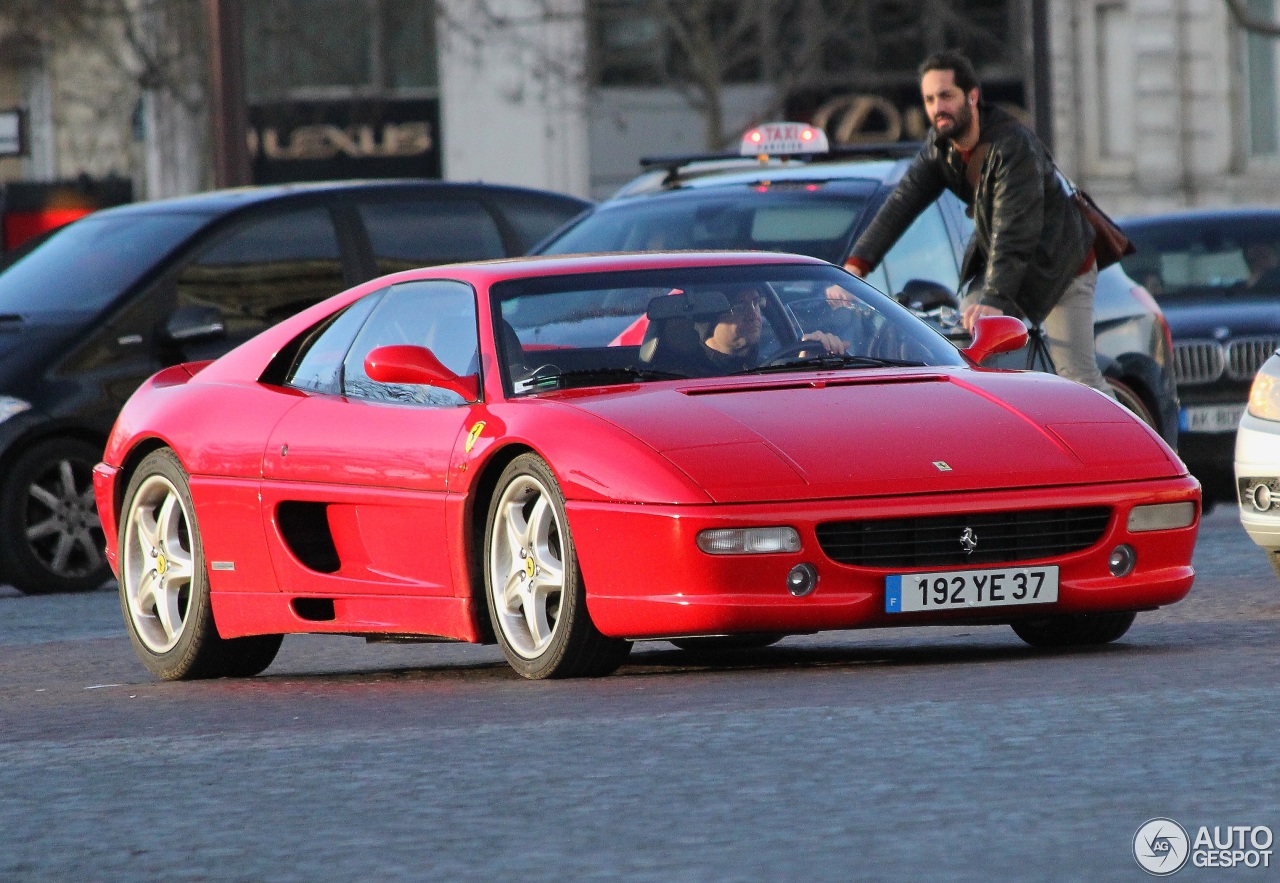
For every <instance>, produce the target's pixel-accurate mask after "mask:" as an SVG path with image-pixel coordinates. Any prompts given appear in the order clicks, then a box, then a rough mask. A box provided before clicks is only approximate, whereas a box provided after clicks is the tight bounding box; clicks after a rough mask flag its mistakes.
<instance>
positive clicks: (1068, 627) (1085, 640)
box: [1011, 611, 1135, 647]
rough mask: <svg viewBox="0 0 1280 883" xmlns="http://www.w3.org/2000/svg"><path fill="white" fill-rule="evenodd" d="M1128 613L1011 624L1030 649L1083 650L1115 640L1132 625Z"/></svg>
mask: <svg viewBox="0 0 1280 883" xmlns="http://www.w3.org/2000/svg"><path fill="white" fill-rule="evenodd" d="M1134 615H1135V614H1133V613H1132V612H1125V611H1120V612H1118V613H1075V614H1067V615H1064V616H1051V617H1049V618H1048V619H1028V620H1023V621H1022V622H1015V623H1011V625H1012V627H1013V631H1014V633H1015V634H1017V636H1018V637H1019V638H1021V639H1022V640H1024V641H1026V642H1027V643H1028V644H1030V645H1031V646H1032V647H1087V646H1090V645H1095V644H1109V643H1111V642H1112V641H1115V640H1118V639H1119V638H1120V637H1122V636H1123V635H1124V633H1125V632H1127V631H1129V626H1131V625H1133V618H1134Z"/></svg>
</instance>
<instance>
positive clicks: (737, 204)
mask: <svg viewBox="0 0 1280 883" xmlns="http://www.w3.org/2000/svg"><path fill="white" fill-rule="evenodd" d="M806 133H807V134H806ZM917 150H918V145H914V144H906V143H897V144H889V145H875V146H869V147H849V148H834V149H832V148H830V147H829V145H828V144H827V139H826V135H825V134H824V133H823V132H822V130H821V129H818V128H815V127H812V126H806V125H803V124H800V123H770V124H765V125H762V126H758V127H756V128H754V129H751V130H749V131H748V132H747V133H746V134H745V135H744V136H743V138H742V143H741V145H740V147H739V151H738V153H737V154H736V155H726V154H706V155H695V156H672V157H655V158H651V159H647V160H643V161H642V162H643V164H644V165H645V166H646V170H645V171H644V172H643V173H642V174H641V175H640V176H639V177H637V178H635V179H634V180H633V181H631V182H630V183H629V184H627V185H625V186H624V187H622V188H621V189H620V190H619V191H618V192H617V193H616V194H614V195H613V196H612V197H611V198H609V199H607V200H604V201H603V202H600V203H599V204H597V205H596V206H595V207H594V208H593V209H591V210H590V211H588V212H586V213H584V214H583V215H581V216H579V217H578V218H577V219H576V220H575V221H574V222H573V223H572V224H570V225H569V226H567V227H565V228H563V229H561V230H560V231H558V232H556V233H555V234H552V236H551V237H549V238H548V239H547V240H544V241H543V242H541V243H539V244H538V245H537V246H536V247H535V248H534V249H533V252H532V253H533V254H573V253H590V252H602V251H621V250H627V251H633V250H649V249H719V248H734V249H737V248H748V249H760V250H770V251H788V252H795V253H798V254H806V255H811V256H813V257H818V258H822V259H823V260H826V261H830V262H832V263H835V264H842V263H843V262H844V261H845V259H846V258H847V257H848V256H849V253H850V252H851V251H852V249H853V245H854V243H855V242H856V241H857V238H858V236H859V235H860V234H861V233H862V231H863V230H864V229H865V228H866V226H867V225H868V224H869V223H870V222H871V219H872V218H873V217H874V216H875V213H876V211H877V210H878V209H879V207H880V205H881V204H882V203H883V202H884V200H885V199H886V198H887V197H888V196H889V194H890V193H891V192H892V191H893V188H894V187H895V186H896V185H897V183H898V181H899V179H900V178H901V176H902V175H903V173H904V172H905V171H906V169H907V166H908V165H909V162H910V159H911V157H913V156H914V155H915V154H916V152H917ZM972 231H973V222H972V221H971V220H970V219H969V218H968V217H966V215H965V212H964V205H963V203H961V202H960V200H958V199H957V198H956V197H955V196H954V195H952V194H951V193H950V192H944V193H943V195H942V196H941V197H940V198H939V199H938V200H937V201H936V202H935V203H934V204H933V205H931V206H929V207H928V208H926V209H925V211H924V212H923V213H922V214H921V215H920V216H919V217H918V218H917V219H916V221H915V223H914V224H912V226H911V227H910V228H908V229H907V231H906V233H904V234H903V236H902V238H901V239H899V241H898V242H897V244H896V245H895V246H894V247H893V248H892V249H890V251H889V253H888V254H887V255H886V257H885V259H884V261H883V263H882V264H881V265H880V266H879V267H877V268H876V270H875V271H874V272H872V273H870V274H868V276H867V281H868V282H869V283H870V284H871V285H872V286H874V287H875V288H877V289H879V290H880V291H883V292H886V293H889V294H892V295H893V296H895V297H897V298H898V299H899V300H900V301H901V302H902V303H904V304H907V305H909V306H912V307H913V308H914V309H916V310H917V311H918V312H919V313H920V314H921V315H922V316H924V317H926V318H929V319H930V320H931V321H932V322H933V323H934V324H936V325H937V326H938V328H939V330H940V331H942V332H943V333H944V334H946V335H948V336H949V337H951V338H952V339H953V340H956V341H957V343H959V345H961V346H964V345H966V343H967V335H965V333H964V331H963V329H962V328H959V327H958V325H957V320H958V313H957V311H956V306H957V305H958V301H957V297H956V292H957V289H958V287H959V285H960V264H961V260H962V258H963V255H964V250H965V247H966V245H967V243H968V241H969V238H970V236H971V234H972ZM1094 337H1095V343H1096V350H1097V354H1098V365H1099V368H1100V370H1101V371H1102V374H1103V376H1104V377H1105V378H1106V379H1107V382H1108V383H1109V384H1110V386H1111V388H1112V389H1113V391H1114V392H1115V394H1116V398H1117V399H1119V400H1120V401H1121V402H1122V403H1123V404H1124V405H1125V406H1126V407H1128V408H1129V409H1130V410H1132V411H1134V412H1135V413H1137V414H1138V415H1139V416H1140V417H1142V419H1143V420H1145V421H1146V422H1147V423H1148V424H1149V425H1151V426H1153V427H1155V429H1156V431H1157V432H1159V433H1160V434H1161V436H1162V437H1163V438H1164V439H1165V441H1166V442H1168V443H1169V444H1170V446H1172V447H1174V448H1177V447H1178V397H1177V388H1176V384H1175V380H1174V373H1173V359H1172V343H1171V340H1170V336H1169V326H1168V325H1167V323H1166V322H1165V320H1164V317H1163V315H1162V314H1161V311H1160V307H1159V306H1158V305H1157V304H1156V302H1155V301H1154V300H1152V298H1151V296H1150V294H1148V292H1147V291H1146V290H1145V289H1144V288H1143V287H1142V286H1141V285H1139V284H1138V283H1137V282H1135V281H1134V280H1133V279H1132V278H1130V277H1129V276H1128V275H1126V273H1125V271H1124V270H1123V269H1122V268H1121V267H1119V266H1112V267H1107V268H1106V269H1104V270H1103V271H1102V272H1101V273H1100V274H1099V275H1098V288H1097V295H1096V297H1095V316H1094ZM996 364H999V365H1000V366H1003V367H1029V366H1031V365H1029V359H1028V357H1027V355H1026V354H1024V353H1017V354H1010V355H1008V356H1005V357H1003V358H1002V359H999V360H998V361H997V363H996Z"/></svg>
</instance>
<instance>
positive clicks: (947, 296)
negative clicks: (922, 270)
mask: <svg viewBox="0 0 1280 883" xmlns="http://www.w3.org/2000/svg"><path fill="white" fill-rule="evenodd" d="M897 297H898V303H900V304H902V305H903V306H904V307H906V308H907V309H909V310H914V311H915V312H917V313H926V312H928V311H929V310H936V309H937V308H938V307H951V308H952V309H959V308H960V299H959V298H957V297H956V293H955V292H954V291H952V290H951V289H950V288H947V286H945V285H943V284H941V283H939V282H930V281H928V280H926V279H912V280H911V281H910V282H908V283H907V284H906V285H904V286H902V290H901V291H899V292H898V295H897Z"/></svg>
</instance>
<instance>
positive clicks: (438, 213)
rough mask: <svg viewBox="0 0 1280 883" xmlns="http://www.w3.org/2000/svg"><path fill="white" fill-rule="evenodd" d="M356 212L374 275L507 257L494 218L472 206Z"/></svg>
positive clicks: (418, 205)
mask: <svg viewBox="0 0 1280 883" xmlns="http://www.w3.org/2000/svg"><path fill="white" fill-rule="evenodd" d="M359 208H360V218H361V220H362V221H363V222H364V226H365V229H366V230H367V231H368V233H369V242H370V244H371V245H372V246H373V256H374V260H375V261H376V263H377V267H378V272H379V273H396V272H399V271H400V270H411V269H413V268H415V267H427V266H432V265H435V264H448V263H454V262H456V261H476V260H487V259H490V258H500V257H505V256H506V254H507V252H506V249H505V247H504V246H503V244H502V236H501V234H500V233H499V231H498V225H497V223H496V222H495V221H494V220H493V216H492V215H490V214H489V212H488V210H487V209H485V207H484V206H483V205H481V204H480V203H479V202H475V201H473V200H462V199H404V200H394V201H389V202H381V201H380V202H365V203H361V204H360V206H359Z"/></svg>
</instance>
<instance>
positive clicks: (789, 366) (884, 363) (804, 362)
mask: <svg viewBox="0 0 1280 883" xmlns="http://www.w3.org/2000/svg"><path fill="white" fill-rule="evenodd" d="M923 367H925V363H924V362H911V361H908V360H906V359H881V358H877V357H875V356H851V355H849V354H848V353H823V354H822V355H820V356H807V357H805V358H801V359H792V360H791V361H789V362H783V363H782V364H781V365H760V366H758V367H755V368H746V369H744V370H742V371H735V372H733V373H735V374H772V373H775V372H777V371H794V370H795V369H796V368H923Z"/></svg>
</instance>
